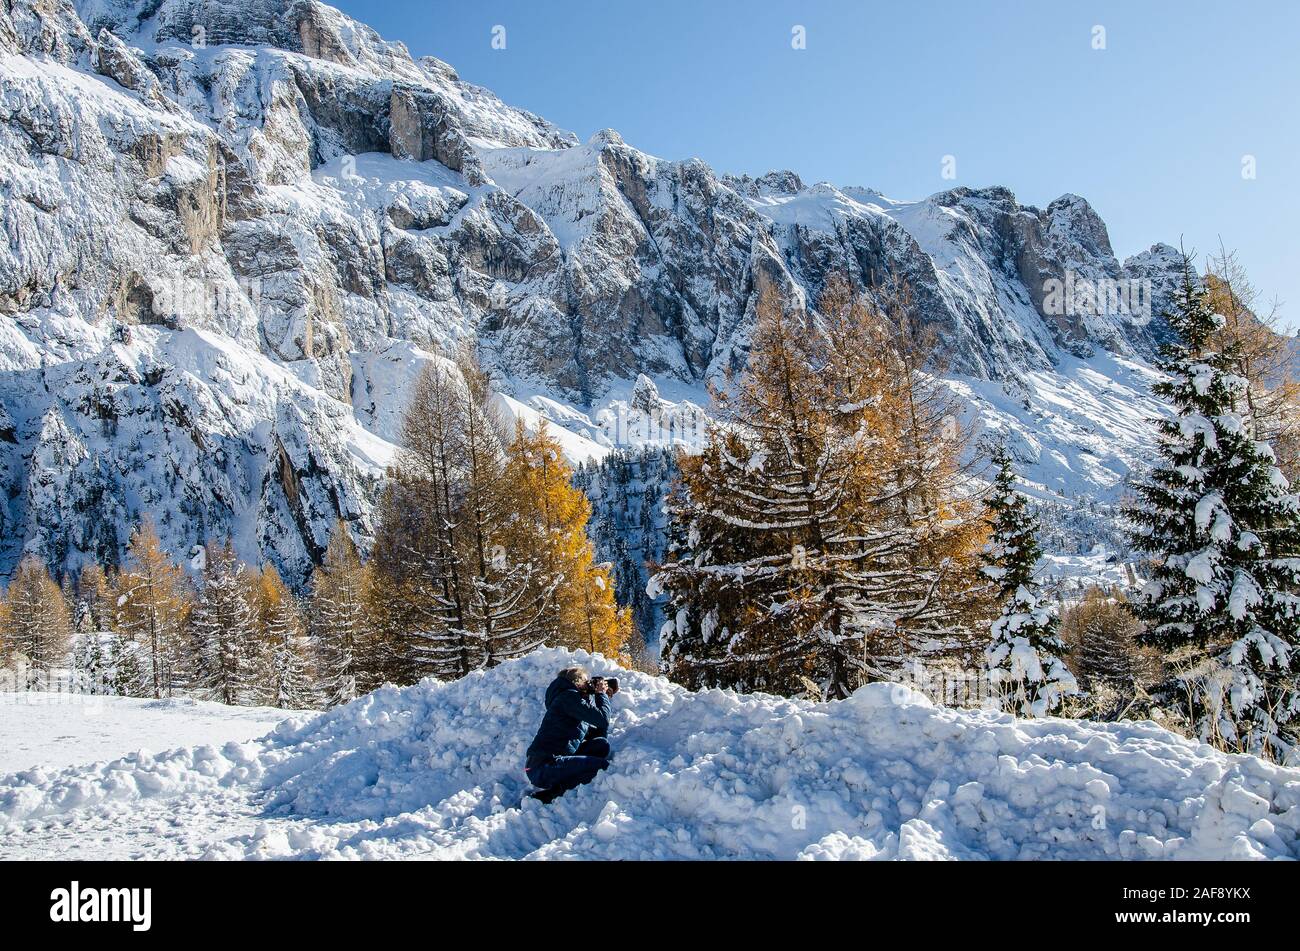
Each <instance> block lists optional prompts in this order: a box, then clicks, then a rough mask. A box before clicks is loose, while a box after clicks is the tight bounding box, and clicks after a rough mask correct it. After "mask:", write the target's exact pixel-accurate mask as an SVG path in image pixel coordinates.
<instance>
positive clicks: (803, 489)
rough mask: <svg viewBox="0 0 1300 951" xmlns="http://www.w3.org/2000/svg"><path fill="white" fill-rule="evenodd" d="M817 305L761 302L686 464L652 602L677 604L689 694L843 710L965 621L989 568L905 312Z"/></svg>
mask: <svg viewBox="0 0 1300 951" xmlns="http://www.w3.org/2000/svg"><path fill="white" fill-rule="evenodd" d="M820 309H821V313H820V314H814V313H809V312H805V311H802V310H800V309H798V308H796V307H788V306H787V304H786V303H785V302H783V301H781V300H780V299H778V298H777V297H776V296H774V294H773V293H768V294H766V295H764V298H763V300H762V302H761V304H760V307H759V320H758V326H757V330H756V331H755V336H754V341H753V346H752V348H751V352H750V361H749V370H748V372H747V373H746V374H744V375H743V376H742V377H740V378H739V379H737V380H733V381H732V385H731V386H729V388H728V389H727V390H725V391H722V392H719V393H717V394H715V400H716V403H717V409H718V417H719V421H718V423H717V424H716V425H715V426H714V427H713V428H712V430H711V432H710V436H709V439H708V443H707V445H706V446H705V448H704V451H703V452H702V453H701V454H700V455H699V456H692V457H684V458H683V459H682V461H681V469H682V478H681V486H680V488H679V489H678V491H677V492H676V493H675V494H674V496H673V497H672V499H671V500H670V502H669V511H670V514H671V515H672V518H673V521H674V522H675V523H676V524H675V527H674V532H673V541H672V542H671V550H670V553H669V556H668V560H667V562H666V564H664V565H663V567H662V569H661V570H660V572H659V573H658V574H657V576H656V577H655V579H653V580H652V590H653V591H655V592H658V591H663V592H666V593H667V594H668V595H669V596H670V604H669V606H668V609H667V614H668V618H669V619H668V621H667V622H666V624H665V626H664V631H663V634H662V635H661V636H662V637H663V641H664V662H665V666H666V668H667V670H668V672H669V674H670V675H671V676H673V677H674V678H675V679H677V680H679V681H682V682H684V683H687V684H689V685H692V686H732V687H741V688H744V689H762V690H769V691H774V692H779V693H787V694H790V693H808V692H813V693H817V694H820V695H821V696H826V697H832V698H839V697H844V696H847V695H848V694H849V693H851V692H852V691H853V690H854V689H856V688H857V687H858V686H860V685H861V684H863V683H865V682H867V681H868V680H870V679H872V678H873V677H877V676H882V675H887V674H888V673H889V672H890V671H889V665H890V664H894V663H897V662H898V661H899V660H900V659H901V658H902V657H904V656H906V655H907V654H908V653H910V651H911V648H912V645H913V637H914V636H915V635H916V634H917V633H919V632H921V631H923V630H931V631H939V630H945V629H949V628H950V622H951V620H952V619H953V618H954V617H955V616H956V613H957V612H956V610H955V605H954V601H955V600H956V599H949V597H948V595H949V594H951V593H954V592H956V591H957V590H958V589H959V588H960V584H959V583H957V582H956V580H955V579H956V576H957V575H958V574H959V573H960V570H961V567H962V565H963V563H964V562H969V561H973V557H974V551H973V550H971V551H969V552H963V550H962V549H963V547H966V548H971V547H972V546H971V545H970V540H971V539H972V538H973V535H972V533H971V532H970V530H969V529H970V524H969V523H970V522H971V520H972V519H971V518H968V517H967V511H966V510H967V506H966V505H965V503H963V502H962V500H961V499H960V498H959V497H958V496H957V495H956V494H955V493H954V492H953V491H952V489H953V482H954V481H955V480H953V479H952V475H953V473H954V472H955V471H956V470H955V467H954V465H953V460H955V459H956V457H957V456H958V455H959V454H960V444H961V441H962V438H963V435H964V434H963V433H962V431H961V429H960V427H954V426H947V425H943V423H942V418H943V414H942V413H935V412H934V411H933V410H934V409H935V408H936V407H937V403H929V402H928V401H929V400H930V398H931V396H933V395H934V394H933V393H932V392H931V391H930V389H929V385H928V383H927V382H926V381H925V380H924V379H923V375H922V374H921V373H920V372H919V370H917V372H915V373H913V372H909V371H910V370H914V369H917V366H918V365H919V364H918V362H914V361H913V357H915V356H916V354H915V353H914V352H910V351H909V352H906V353H905V350H906V348H907V347H909V346H910V342H908V341H902V340H900V339H898V338H897V337H896V336H895V333H894V329H893V328H894V324H895V323H896V320H895V318H897V317H898V316H899V315H897V314H890V315H888V316H886V315H884V314H882V313H881V312H880V310H879V309H878V308H876V307H874V306H872V305H871V304H869V303H868V302H867V301H866V300H865V299H864V298H863V297H862V296H861V295H859V294H857V293H854V292H853V291H852V290H851V289H850V288H849V286H848V285H847V284H846V283H844V282H837V283H835V285H834V286H833V288H832V290H830V291H828V292H827V294H826V295H824V297H823V300H822V302H821V305H820ZM922 401H926V403H927V405H925V406H922ZM909 403H911V404H912V405H911V406H910V407H909V406H908V405H907V404H909ZM971 514H972V515H974V514H975V513H974V512H973V511H972V513H971ZM963 539H964V541H963Z"/></svg>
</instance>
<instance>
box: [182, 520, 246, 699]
mask: <svg viewBox="0 0 1300 951" xmlns="http://www.w3.org/2000/svg"><path fill="white" fill-rule="evenodd" d="M251 595H252V591H251V590H250V585H249V578H248V573H247V570H246V568H245V567H244V565H243V564H242V563H241V562H240V561H239V559H238V558H236V557H235V550H234V547H233V545H232V544H231V542H230V539H228V538H227V539H226V540H225V541H224V542H220V543H218V542H210V543H209V544H208V546H207V549H206V557H205V558H204V563H203V586H202V589H201V591H200V593H199V598H198V603H197V604H196V605H195V608H194V614H193V619H192V621H191V630H192V632H193V637H194V641H195V643H196V645H197V647H198V651H199V654H200V657H201V658H202V661H203V663H202V668H201V669H202V676H201V680H200V683H199V686H200V688H201V689H202V690H204V691H205V692H206V693H207V694H208V696H210V697H211V698H212V699H213V700H216V701H218V702H220V703H226V704H246V703H249V702H251V701H252V699H253V698H254V695H255V693H256V688H257V674H258V655H257V642H256V631H255V629H254V619H253V607H252V604H251Z"/></svg>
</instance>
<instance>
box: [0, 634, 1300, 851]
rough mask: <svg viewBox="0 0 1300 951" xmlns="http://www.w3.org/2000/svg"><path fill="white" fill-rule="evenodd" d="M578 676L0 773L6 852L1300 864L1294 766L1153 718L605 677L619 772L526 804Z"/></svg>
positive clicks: (513, 678) (870, 693) (423, 688)
mask: <svg viewBox="0 0 1300 951" xmlns="http://www.w3.org/2000/svg"><path fill="white" fill-rule="evenodd" d="M575 661H577V662H582V663H586V664H588V665H589V666H590V667H591V668H593V669H594V670H597V671H602V672H613V670H614V665H612V664H610V663H608V662H607V661H605V660H604V659H603V658H600V657H590V656H588V655H586V654H584V653H582V652H578V653H576V654H573V653H569V652H567V651H561V650H544V651H539V652H537V653H535V654H533V655H531V656H529V657H526V658H523V659H521V660H518V661H515V662H513V663H509V664H506V665H503V666H501V667H498V668H496V669H494V670H492V671H488V672H484V673H478V674H475V675H472V676H470V677H467V678H465V679H463V680H460V681H456V682H453V683H438V682H435V681H431V680H430V681H425V682H423V683H420V684H417V685H415V686H412V687H406V688H395V687H385V688H382V689H380V690H377V691H375V692H374V693H372V694H369V695H368V696H366V697H363V698H361V699H359V700H357V701H355V702H353V703H351V704H348V705H347V706H344V707H340V708H337V709H335V710H332V711H329V712H327V713H325V714H322V715H320V716H317V717H315V718H314V719H311V720H306V721H303V720H291V721H286V722H285V723H284V724H281V725H280V726H279V727H277V728H276V730H275V731H273V732H272V733H271V734H269V735H268V736H266V737H264V738H262V739H261V740H258V741H254V742H249V743H229V744H226V745H225V746H223V747H221V748H219V749H218V748H215V747H212V746H208V747H199V748H196V749H192V750H178V751H175V752H173V753H169V754H166V755H164V756H157V757H155V756H149V755H148V754H137V755H134V756H130V757H126V758H124V759H121V760H118V761H116V762H114V763H108V764H97V765H95V766H92V767H87V768H81V769H69V770H64V771H62V772H57V773H52V774H49V775H46V774H42V773H39V772H35V773H25V774H18V775H16V776H11V777H8V778H5V779H0V823H4V825H3V827H2V828H3V836H0V846H2V845H3V844H4V843H5V842H13V841H14V840H15V839H20V838H21V837H22V836H23V835H24V834H25V833H26V830H31V829H36V830H38V831H39V829H40V828H41V827H42V825H43V824H44V823H48V822H49V821H50V819H51V817H56V816H59V817H62V819H61V820H60V821H62V822H64V823H65V824H66V823H67V822H68V821H70V820H69V818H68V817H69V815H70V814H75V813H76V812H77V811H78V810H86V809H92V810H93V809H96V808H105V804H106V803H107V804H112V803H116V804H117V805H118V806H119V808H122V814H123V816H124V817H125V816H128V815H135V814H147V813H148V812H149V808H150V806H151V804H152V803H153V802H154V801H155V800H157V801H159V802H160V803H161V802H166V801H168V800H169V799H171V798H174V797H186V798H187V803H186V804H185V807H186V808H187V810H188V811H189V813H193V812H194V811H195V806H194V803H195V802H202V801H203V797H205V796H206V797H213V799H214V801H215V800H217V799H219V801H220V802H221V803H222V804H223V805H222V808H223V809H226V810H227V811H229V809H230V808H231V807H230V802H231V798H230V796H231V794H232V793H233V792H238V791H243V793H246V798H245V800H244V802H245V803H246V808H247V810H248V812H249V819H250V822H249V823H246V824H245V828H248V829H249V831H246V832H244V833H243V834H237V835H234V836H230V829H231V828H232V827H230V826H218V825H216V824H214V826H213V835H212V840H211V841H209V842H207V843H206V845H205V846H204V848H203V849H202V854H206V855H207V856H208V857H215V858H279V857H307V858H317V857H345V858H395V857H437V858H556V857H585V858H608V859H614V858H680V859H693V858H730V857H737V858H779V859H789V858H809V859H843V858H854V859H867V858H872V859H876V858H916V859H936V858H944V859H950V858H960V859H974V858H997V859H1014V858H1047V857H1051V858H1096V859H1100V858H1201V859H1222V858H1296V857H1300V845H1297V831H1298V830H1300V770H1295V769H1286V768H1282V767H1278V766H1273V765H1270V764H1268V763H1264V762H1262V761H1260V760H1257V759H1254V758H1252V757H1245V756H1226V755H1223V754H1220V753H1218V752H1216V751H1214V750H1213V749H1211V748H1209V747H1207V746H1205V745H1202V744H1199V743H1194V742H1191V741H1189V740H1185V739H1182V738H1180V737H1178V736H1175V735H1173V734H1171V733H1169V732H1167V731H1165V730H1163V729H1161V728H1160V727H1158V726H1156V725H1155V724H1152V723H1137V724H1122V725H1120V724H1094V723H1085V722H1076V721H1070V720H1059V719H1048V720H1038V721H1026V720H1017V719H1014V718H1012V717H1010V716H1004V715H997V714H989V713H980V712H973V711H968V710H954V709H947V708H942V707H936V706H933V705H931V704H930V703H929V702H928V701H926V700H925V699H924V698H923V697H921V696H919V695H918V694H915V693H913V692H911V691H910V690H908V689H906V688H904V687H899V686H896V685H891V684H875V685H872V686H868V687H864V688H863V689H861V690H859V691H858V692H857V693H856V694H854V695H853V696H852V697H850V698H849V699H847V700H844V701H840V702H832V703H824V704H813V703H807V702H803V701H797V700H785V699H780V698H776V697H771V696H766V695H741V694H736V693H733V692H730V691H720V690H710V691H704V692H700V693H692V692H690V691H687V690H685V689H682V688H681V687H678V686H676V685H674V684H670V683H669V682H667V681H666V680H663V679H660V678H657V677H652V676H649V675H646V674H640V673H635V672H631V671H618V675H619V677H620V680H621V682H622V684H623V690H622V691H621V692H620V694H619V695H618V697H617V698H616V699H615V701H614V703H615V708H616V713H617V716H616V721H615V727H614V730H613V734H612V739H613V743H614V746H615V749H616V751H617V752H616V757H615V761H614V764H613V766H612V767H611V769H610V770H609V771H608V772H607V773H604V774H602V775H600V776H599V777H598V778H597V779H596V780H595V782H593V783H592V784H591V785H588V786H584V787H581V788H579V789H577V790H574V791H572V792H570V793H569V794H567V795H566V796H564V797H562V798H561V799H559V800H557V801H556V802H555V803H553V804H551V805H549V806H543V805H542V804H540V803H538V802H536V801H534V800H524V801H523V803H522V806H521V804H520V803H521V796H522V794H523V792H524V790H525V788H526V783H525V781H524V779H523V772H522V768H521V765H522V760H523V754H524V749H525V747H526V746H527V745H528V742H529V741H530V740H531V738H532V735H533V732H534V730H535V728H536V726H537V724H538V721H539V719H540V716H541V713H542V706H541V703H542V701H541V697H542V692H543V690H544V688H545V687H546V685H547V683H548V682H549V681H550V679H551V677H552V676H553V675H554V673H555V671H556V670H558V669H559V668H561V667H563V666H567V665H569V664H571V663H573V662H575ZM172 808H174V806H173V807H172ZM187 814H188V813H187ZM122 821H131V820H129V819H127V818H123V820H122ZM140 821H142V822H147V821H152V820H140ZM134 847H135V848H136V849H137V850H138V852H139V854H146V855H147V854H149V851H150V849H149V848H148V846H147V845H142V844H141V842H140V841H139V840H136V841H135V842H134ZM0 851H2V849H0Z"/></svg>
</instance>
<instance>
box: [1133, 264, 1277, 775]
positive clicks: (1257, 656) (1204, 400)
mask: <svg viewBox="0 0 1300 951" xmlns="http://www.w3.org/2000/svg"><path fill="white" fill-rule="evenodd" d="M1166 316H1167V318H1168V320H1169V323H1170V326H1171V327H1172V329H1173V330H1174V332H1175V335H1176V339H1175V341H1174V342H1173V343H1170V344H1168V345H1166V346H1165V347H1164V348H1163V349H1162V351H1161V359H1160V361H1159V368H1160V369H1161V370H1162V371H1164V373H1165V374H1166V377H1165V379H1163V380H1161V381H1160V382H1158V383H1157V384H1156V385H1155V386H1154V387H1153V389H1154V390H1155V392H1156V393H1157V394H1158V395H1160V396H1162V397H1164V398H1165V399H1166V400H1168V401H1169V402H1170V403H1171V404H1172V405H1173V408H1174V410H1175V411H1176V413H1177V416H1176V417H1175V418H1173V419H1162V420H1160V421H1159V422H1158V424H1157V425H1158V428H1159V445H1158V452H1159V456H1160V459H1159V462H1158V464H1157V465H1156V467H1155V468H1154V470H1153V471H1152V472H1151V473H1150V474H1149V475H1148V476H1147V477H1146V478H1145V479H1143V480H1142V481H1141V482H1140V483H1138V485H1137V486H1136V488H1135V492H1136V497H1137V498H1136V501H1135V503H1134V504H1133V505H1132V506H1131V507H1130V508H1129V510H1128V516H1129V519H1130V521H1131V522H1132V524H1133V526H1134V533H1133V544H1134V547H1135V548H1136V549H1137V550H1138V551H1140V552H1142V553H1144V554H1146V555H1148V556H1150V558H1151V559H1152V561H1153V562H1154V565H1153V569H1152V572H1151V578H1150V581H1149V582H1148V583H1147V585H1146V586H1145V587H1144V589H1143V590H1142V592H1141V594H1140V596H1139V597H1137V598H1135V599H1134V601H1133V602H1132V607H1133V610H1134V612H1135V614H1136V615H1137V617H1138V618H1139V619H1140V620H1142V621H1143V622H1145V624H1146V631H1145V633H1144V634H1143V636H1142V640H1143V642H1144V643H1147V644H1151V645H1154V646H1156V647H1159V648H1161V649H1162V650H1164V651H1166V652H1167V653H1169V654H1170V655H1171V656H1174V657H1177V658H1179V659H1185V661H1186V662H1185V663H1184V664H1183V669H1182V670H1181V671H1180V672H1178V673H1177V674H1175V675H1174V676H1173V677H1172V678H1171V679H1170V681H1169V682H1168V683H1166V684H1164V685H1163V686H1162V688H1161V690H1160V691H1159V694H1160V699H1161V701H1162V703H1163V705H1164V706H1165V707H1166V708H1168V709H1170V710H1173V711H1176V712H1178V713H1179V714H1180V715H1181V716H1183V717H1185V718H1186V719H1187V721H1188V722H1189V723H1190V724H1191V726H1192V730H1193V732H1194V733H1195V734H1196V735H1197V736H1198V737H1200V738H1201V739H1203V740H1205V741H1207V742H1212V743H1216V744H1218V745H1220V746H1221V747H1223V748H1225V749H1228V750H1233V751H1240V752H1250V753H1255V754H1257V755H1261V756H1265V757H1274V758H1282V757H1284V756H1285V755H1286V754H1287V753H1288V751H1290V750H1291V749H1293V748H1294V747H1295V745H1296V739H1297V736H1296V732H1297V725H1298V724H1300V692H1298V691H1297V669H1298V668H1297V659H1296V641H1297V623H1298V620H1300V601H1297V598H1296V588H1297V582H1298V581H1300V558H1297V555H1298V554H1300V502H1298V501H1297V498H1296V496H1295V495H1292V494H1291V493H1290V492H1289V491H1288V485H1287V482H1286V479H1285V478H1284V477H1283V476H1282V474H1281V473H1280V472H1279V471H1278V469H1277V467H1276V465H1275V464H1274V458H1273V453H1272V450H1271V449H1270V447H1269V445H1268V443H1266V442H1261V441H1256V440H1255V439H1254V438H1253V437H1252V434H1251V431H1250V430H1251V426H1249V425H1248V424H1247V423H1246V421H1244V420H1243V417H1242V413H1243V412H1246V410H1247V409H1248V401H1247V400H1246V396H1247V394H1248V390H1249V387H1248V384H1247V381H1246V380H1245V379H1243V378H1242V377H1241V376H1239V375H1238V374H1237V372H1236V370H1237V368H1238V367H1240V365H1241V360H1240V354H1239V353H1238V352H1237V348H1238V344H1237V343H1235V342H1232V341H1231V340H1229V341H1228V342H1227V343H1226V345H1225V346H1223V347H1221V348H1216V346H1215V341H1216V339H1221V337H1220V335H1219V331H1220V329H1221V328H1222V327H1223V325H1224V322H1225V321H1224V318H1222V317H1221V316H1219V315H1217V314H1215V313H1213V312H1212V311H1211V309H1210V307H1209V306H1208V304H1207V300H1206V292H1205V289H1204V287H1203V286H1202V285H1201V283H1200V281H1199V279H1198V278H1197V277H1196V276H1195V274H1194V273H1193V270H1192V265H1191V262H1190V260H1187V259H1185V260H1184V266H1183V283H1182V287H1181V289H1180V291H1179V293H1178V295H1177V297H1176V299H1175V302H1174V307H1173V310H1172V311H1171V312H1170V313H1168V314H1167V315H1166Z"/></svg>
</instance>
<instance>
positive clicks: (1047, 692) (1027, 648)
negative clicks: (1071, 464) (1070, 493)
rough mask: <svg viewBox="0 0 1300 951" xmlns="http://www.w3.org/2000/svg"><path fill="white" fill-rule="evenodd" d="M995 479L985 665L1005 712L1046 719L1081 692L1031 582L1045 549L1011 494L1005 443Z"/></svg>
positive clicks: (1022, 502)
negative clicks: (993, 589) (993, 596)
mask: <svg viewBox="0 0 1300 951" xmlns="http://www.w3.org/2000/svg"><path fill="white" fill-rule="evenodd" d="M993 464H994V465H995V466H997V470H998V471H997V476H996V477H995V479H994V482H993V487H992V489H991V490H990V492H989V496H988V499H987V500H986V502H985V511H986V515H985V518H986V519H987V521H988V525H989V542H988V544H987V545H986V546H985V550H984V554H983V561H984V569H983V570H984V574H985V576H986V577H988V578H989V579H990V580H991V581H993V582H994V583H995V584H996V585H997V589H998V600H999V602H1000V603H1001V605H1002V612H1001V614H1000V615H999V616H998V617H997V618H996V619H995V620H994V621H993V626H992V628H991V631H990V633H991V635H992V638H991V643H990V644H989V646H988V647H987V648H986V649H985V652H984V663H985V666H986V667H987V669H988V673H989V682H990V684H991V686H992V689H993V692H994V695H995V697H996V698H997V699H998V701H999V703H1000V704H1001V705H1002V708H1003V709H1004V710H1007V711H1009V712H1013V713H1017V714H1019V715H1020V716H1024V717H1042V716H1048V715H1050V714H1051V713H1052V712H1053V711H1054V710H1056V709H1057V708H1058V707H1059V706H1060V705H1061V701H1062V699H1064V698H1065V697H1066V696H1069V695H1071V694H1074V693H1077V692H1078V684H1077V682H1076V681H1075V678H1074V675H1073V674H1071V673H1070V670H1069V668H1068V667H1067V666H1066V664H1065V661H1064V659H1063V658H1064V656H1065V653H1066V649H1065V644H1064V642H1063V641H1062V640H1061V638H1060V635H1059V633H1058V625H1059V618H1058V617H1057V616H1056V613H1055V612H1054V611H1053V610H1052V608H1051V606H1050V605H1048V604H1046V603H1045V602H1044V601H1043V599H1042V597H1041V595H1040V592H1039V588H1038V584H1037V582H1036V581H1035V580H1034V567H1035V565H1037V563H1038V559H1039V557H1040V556H1041V555H1042V551H1041V549H1040V548H1039V544H1038V523H1037V519H1036V518H1034V515H1033V513H1032V512H1030V510H1029V505H1028V502H1027V500H1026V499H1025V497H1024V496H1023V495H1021V494H1020V493H1019V492H1018V491H1016V474H1015V470H1014V469H1013V468H1012V464H1011V456H1010V454H1009V453H1008V452H1007V450H1006V447H1005V446H999V447H998V448H997V449H996V450H995V452H994V455H993Z"/></svg>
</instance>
